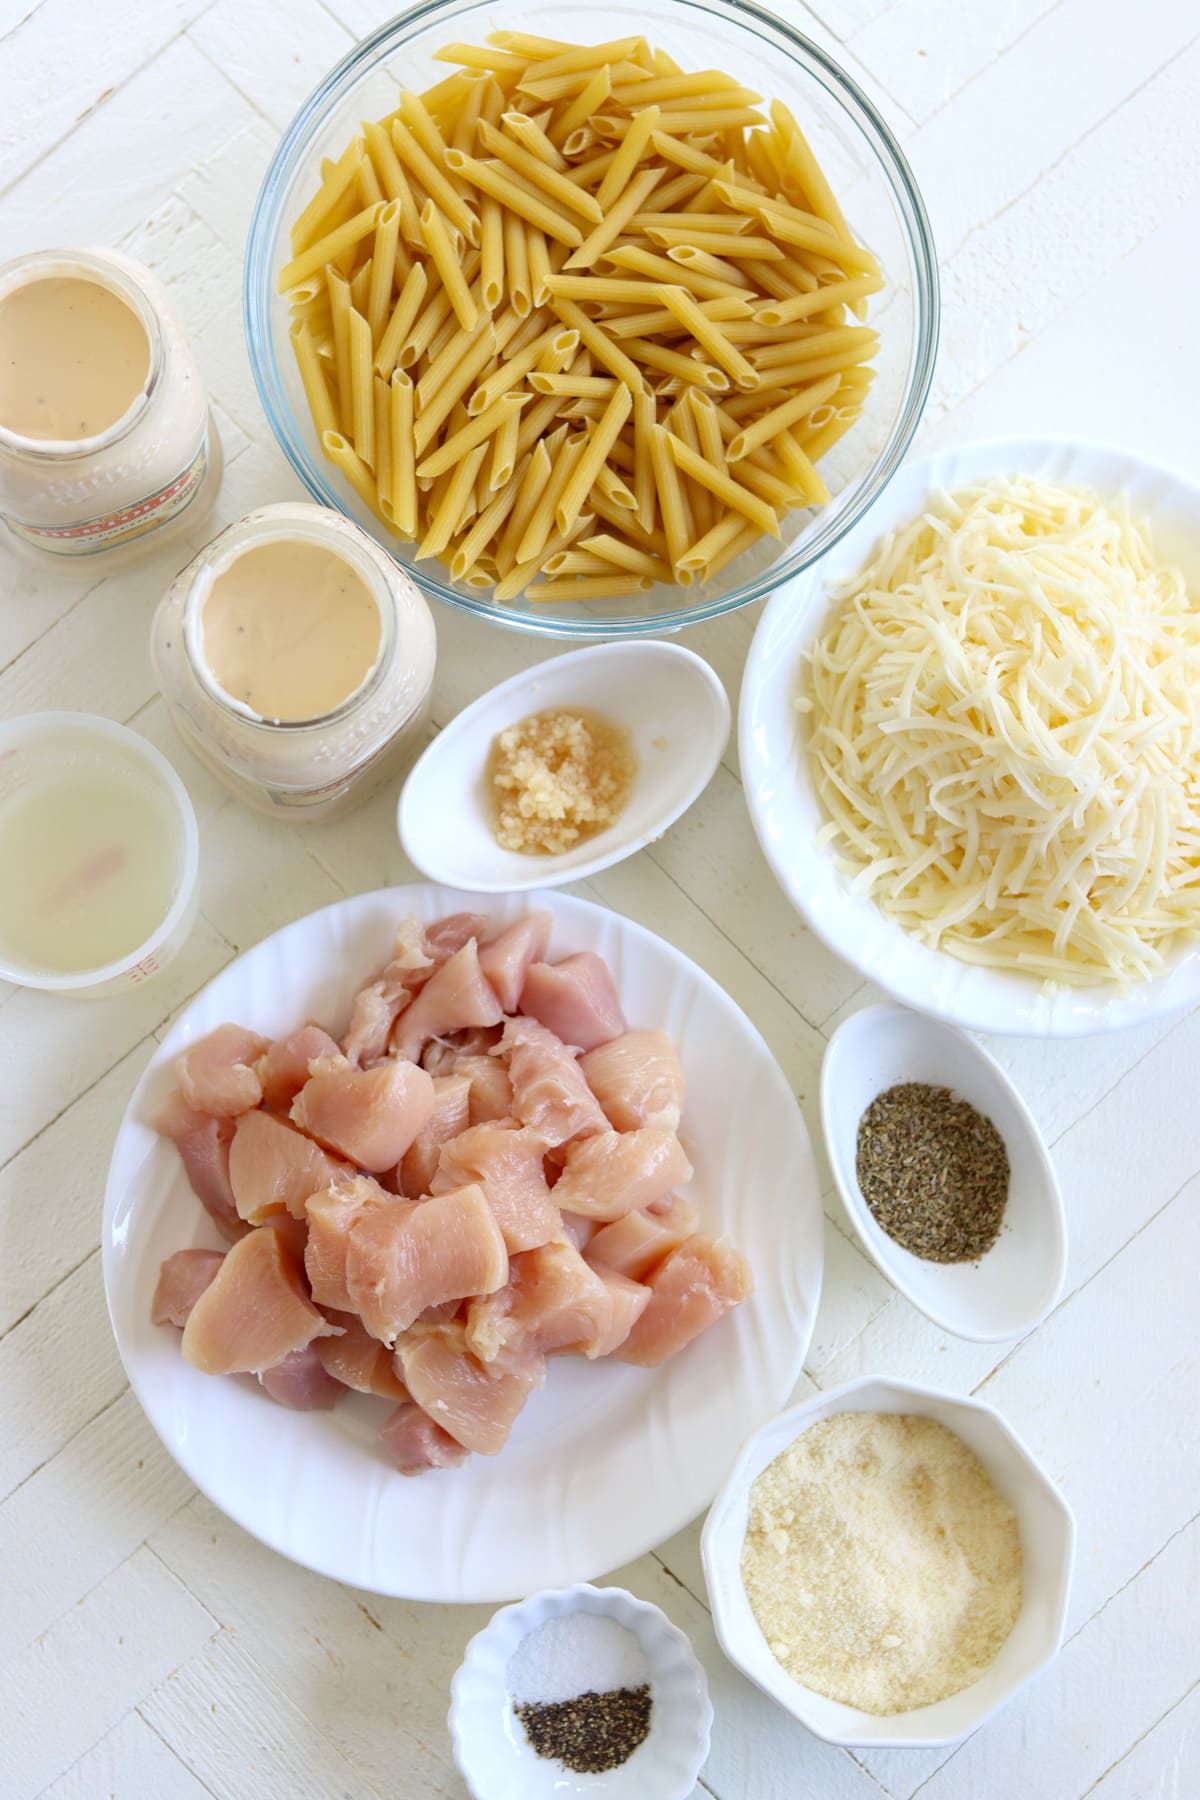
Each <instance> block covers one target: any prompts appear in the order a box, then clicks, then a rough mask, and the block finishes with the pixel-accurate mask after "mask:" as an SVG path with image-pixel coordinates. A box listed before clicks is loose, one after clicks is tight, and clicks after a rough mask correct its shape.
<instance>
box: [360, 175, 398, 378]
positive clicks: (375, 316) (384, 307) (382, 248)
mask: <svg viewBox="0 0 1200 1800" xmlns="http://www.w3.org/2000/svg"><path fill="white" fill-rule="evenodd" d="M399 237H400V203H399V201H398V200H389V201H388V203H387V205H386V206H384V207H383V208H382V209H381V210H380V214H379V218H378V220H377V221H376V225H375V244H374V248H373V249H372V251H371V282H370V286H369V287H368V289H367V323H368V325H370V327H371V342H372V343H373V344H377V343H378V342H379V337H380V333H381V332H382V330H383V321H384V319H385V318H386V317H387V315H388V313H389V311H390V309H391V302H392V289H393V287H394V285H395V278H396V245H397V242H398V240H399Z"/></svg>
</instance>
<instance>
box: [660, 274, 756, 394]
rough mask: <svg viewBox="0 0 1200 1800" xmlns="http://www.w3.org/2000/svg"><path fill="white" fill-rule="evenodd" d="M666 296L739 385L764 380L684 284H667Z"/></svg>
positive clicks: (670, 308) (670, 309)
mask: <svg viewBox="0 0 1200 1800" xmlns="http://www.w3.org/2000/svg"><path fill="white" fill-rule="evenodd" d="M662 300H663V305H664V306H665V307H666V308H667V310H668V312H671V313H673V314H674V316H675V317H676V318H677V319H678V320H679V322H680V324H681V325H683V326H685V327H686V328H687V330H688V331H689V332H690V333H691V335H692V336H693V337H694V338H695V340H696V342H697V343H698V344H699V346H700V348H701V349H702V350H704V351H706V352H707V353H708V355H709V356H710V357H711V358H712V360H713V362H714V363H716V365H717V367H718V368H721V369H724V370H725V373H726V374H727V375H731V376H732V377H733V379H734V380H735V381H736V382H737V384H738V386H739V387H743V388H756V387H758V385H759V383H760V382H761V380H762V377H761V375H760V374H759V372H758V369H757V368H756V367H755V366H754V365H753V364H752V363H750V362H748V361H747V359H746V358H745V357H744V356H743V355H742V353H741V351H740V350H738V349H737V348H736V347H735V346H734V345H733V344H731V343H730V341H729V339H728V338H727V337H726V336H725V334H724V332H723V331H722V330H721V327H720V325H719V324H717V322H716V321H715V320H714V319H712V318H710V317H709V316H708V315H707V314H706V313H703V312H701V310H700V308H699V306H698V305H697V304H696V301H695V299H694V298H693V297H692V295H691V294H689V293H687V292H686V291H685V290H684V289H683V288H678V287H664V288H663V290H662Z"/></svg>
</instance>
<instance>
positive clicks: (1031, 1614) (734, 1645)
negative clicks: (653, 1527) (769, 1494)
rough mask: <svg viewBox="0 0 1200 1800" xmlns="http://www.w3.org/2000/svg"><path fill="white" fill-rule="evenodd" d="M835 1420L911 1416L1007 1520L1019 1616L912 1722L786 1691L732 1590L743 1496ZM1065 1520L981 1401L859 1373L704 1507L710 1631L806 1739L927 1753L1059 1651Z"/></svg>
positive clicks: (1065, 1581)
mask: <svg viewBox="0 0 1200 1800" xmlns="http://www.w3.org/2000/svg"><path fill="white" fill-rule="evenodd" d="M843 1412H888V1413H917V1414H920V1415H922V1416H924V1417H926V1418H930V1419H936V1420H937V1421H938V1422H939V1423H940V1424H942V1425H945V1426H946V1427H947V1428H948V1429H949V1430H950V1431H953V1432H956V1433H957V1435H958V1436H959V1437H960V1438H961V1439H962V1441H963V1443H964V1444H966V1445H967V1447H968V1448H969V1449H971V1450H973V1451H974V1452H975V1454H976V1456H977V1457H978V1458H979V1460H980V1462H981V1463H982V1464H983V1466H984V1468H985V1469H986V1470H987V1472H988V1475H989V1476H990V1477H991V1479H992V1481H993V1482H994V1483H995V1485H996V1487H997V1488H998V1489H999V1491H1000V1493H1001V1494H1003V1496H1004V1498H1005V1499H1006V1500H1007V1501H1008V1503H1009V1505H1010V1506H1011V1507H1012V1508H1013V1511H1014V1512H1015V1513H1016V1515H1017V1527H1018V1530H1019V1532H1020V1538H1021V1554H1022V1559H1023V1568H1022V1582H1023V1590H1024V1591H1023V1593H1022V1596H1021V1610H1020V1613H1019V1614H1018V1615H1017V1622H1016V1624H1015V1625H1014V1626H1013V1629H1012V1631H1011V1633H1010V1634H1009V1636H1008V1638H1007V1639H1006V1641H1005V1643H1004V1644H1003V1645H1002V1646H1001V1649H1000V1653H999V1655H998V1656H997V1657H996V1660H995V1661H994V1662H993V1663H992V1664H991V1666H990V1667H989V1668H987V1669H985V1670H984V1672H983V1674H982V1675H981V1676H980V1677H979V1679H978V1681H974V1682H972V1683H971V1685H970V1687H966V1688H963V1689H962V1690H961V1692H959V1693H957V1694H951V1695H950V1697H949V1699H947V1700H939V1701H938V1702H937V1704H936V1705H934V1706H922V1707H918V1708H916V1709H915V1710H914V1711H912V1712H904V1713H890V1714H877V1713H866V1712H861V1711H859V1709H858V1708H857V1707H853V1706H845V1705H843V1704H842V1703H841V1702H840V1701H837V1700H828V1699H826V1698H825V1696H824V1695H823V1694H817V1693H814V1691H813V1690H812V1688H807V1687H802V1686H801V1684H800V1683H799V1682H798V1681H793V1680H792V1677H791V1676H790V1675H789V1674H788V1673H787V1671H786V1669H784V1668H783V1666H782V1665H781V1664H780V1663H778V1662H776V1660H775V1658H774V1657H773V1656H772V1654H771V1651H770V1649H769V1648H768V1645H767V1640H766V1638H765V1637H764V1636H763V1633H762V1628H761V1627H760V1625H759V1623H758V1620H757V1619H756V1618H755V1616H754V1614H753V1612H752V1611H751V1609H750V1602H749V1600H748V1599H747V1597H746V1590H745V1587H744V1586H743V1584H742V1575H741V1560H742V1544H743V1542H744V1540H745V1536H746V1520H747V1517H748V1514H749V1507H750V1488H751V1485H752V1483H753V1482H754V1480H755V1478H756V1477H757V1476H759V1475H761V1473H762V1471H763V1470H764V1469H765V1468H766V1467H767V1465H768V1464H769V1463H772V1462H774V1460H775V1458H776V1457H777V1456H779V1455H780V1454H781V1453H782V1452H783V1451H784V1450H786V1449H787V1448H788V1446H789V1444H792V1443H794V1442H795V1440H796V1439H797V1438H798V1437H799V1436H800V1434H801V1432H802V1431H806V1430H807V1429H808V1427H809V1426H810V1425H815V1424H817V1423H818V1421H819V1420H821V1419H828V1418H830V1417H831V1416H832V1415H833V1414H834V1413H843ZM1074 1549H1075V1520H1074V1517H1073V1515H1072V1512H1071V1509H1070V1507H1069V1506H1068V1505H1067V1502H1066V1500H1065V1499H1064V1498H1063V1496H1062V1494H1061V1493H1060V1492H1059V1490H1058V1488H1057V1487H1055V1485H1054V1483H1053V1482H1052V1481H1051V1479H1050V1477H1049V1475H1047V1473H1046V1471H1045V1469H1043V1468H1042V1466H1041V1464H1040V1463H1039V1462H1038V1460H1037V1458H1036V1457H1035V1456H1034V1455H1033V1454H1032V1452H1031V1451H1030V1450H1029V1449H1028V1448H1027V1446H1026V1445H1025V1444H1023V1443H1022V1442H1021V1439H1020V1438H1019V1437H1018V1436H1017V1434H1016V1432H1015V1431H1014V1430H1013V1429H1012V1427H1011V1425H1009V1424H1008V1422H1007V1420H1006V1419H1004V1418H1003V1417H1002V1416H1001V1414H1000V1413H998V1412H997V1411H996V1409H995V1408H994V1407H992V1406H988V1405H986V1404H985V1402H983V1401H982V1400H968V1399H963V1398H960V1397H959V1396H957V1395H955V1394H947V1393H943V1392H941V1391H939V1390H938V1389H937V1388H928V1387H919V1386H917V1385H915V1384H914V1383H911V1382H907V1381H893V1380H890V1379H889V1378H888V1377H886V1376H874V1375H868V1376H865V1377H863V1378H862V1379H861V1380H858V1381H849V1382H847V1383H846V1384H845V1385H844V1386H843V1387H839V1388H831V1389H830V1390H829V1392H828V1393H825V1394H818V1395H816V1396H815V1398H813V1399H811V1400H806V1401H805V1402H804V1403H803V1404H802V1405H800V1406H793V1407H791V1408H790V1410H789V1411H787V1412H785V1413H780V1415H779V1417H778V1418H776V1419H772V1420H771V1422H770V1424H769V1425H764V1426H763V1427H762V1429H761V1430H760V1431H757V1432H755V1434H754V1436H753V1437H751V1438H749V1439H748V1440H747V1442H746V1443H745V1444H744V1445H743V1447H742V1451H741V1454H740V1455H739V1456H738V1458H737V1461H736V1462H735V1463H734V1465H733V1468H732V1469H731V1470H730V1472H729V1477H728V1479H727V1480H726V1482H725V1485H724V1487H722V1489H721V1491H720V1493H719V1494H718V1495H717V1497H716V1499H715V1500H714V1501H713V1504H712V1510H711V1511H710V1512H709V1515H708V1518H707V1519H706V1520H705V1524H704V1531H703V1534H702V1536H701V1539H700V1554H701V1557H702V1559H703V1562H704V1579H705V1582H706V1584H707V1587H708V1598H709V1602H710V1604H711V1606H712V1615H713V1627H714V1629H715V1631H716V1634H717V1638H718V1640H719V1642H720V1645H721V1648H722V1650H723V1651H724V1652H725V1654H726V1656H727V1657H728V1658H729V1660H730V1662H731V1663H733V1665H734V1667H735V1668H738V1669H740V1670H741V1671H742V1674H743V1675H746V1676H748V1677H749V1679H750V1680H751V1681H752V1682H754V1684H755V1686H756V1687H760V1688H761V1689H762V1690H763V1692H764V1694H769V1695H770V1696H771V1698H772V1700H776V1701H778V1703H779V1705H780V1706H782V1707H783V1709H784V1711H785V1712H789V1713H791V1715H792V1717H793V1718H794V1719H799V1721H800V1723H801V1724H802V1725H806V1726H807V1727H808V1729H809V1731H811V1732H812V1733H813V1734H814V1735H815V1736H816V1737H819V1738H824V1740H825V1742H826V1743H829V1744H842V1745H845V1746H846V1747H848V1748H850V1749H872V1750H875V1749H882V1748H884V1747H885V1746H894V1747H896V1748H901V1749H926V1750H930V1749H936V1748H937V1747H939V1746H941V1745H946V1744H956V1743H957V1742H958V1741H959V1739H960V1738H964V1737H966V1735H967V1733H968V1732H970V1731H974V1730H975V1728H976V1727H977V1726H979V1725H982V1724H983V1723H984V1722H985V1720H987V1719H990V1718H991V1717H992V1715H993V1714H994V1713H996V1712H998V1711H999V1710H1000V1708H1001V1707H1002V1706H1003V1705H1004V1704H1005V1703H1006V1702H1007V1701H1009V1700H1011V1699H1012V1697H1013V1695H1014V1694H1015V1693H1017V1692H1018V1691H1019V1690H1020V1689H1021V1688H1023V1687H1024V1686H1025V1684H1026V1683H1027V1682H1028V1681H1031V1680H1032V1679H1033V1677H1034V1676H1035V1675H1036V1674H1038V1673H1039V1672H1040V1671H1041V1670H1042V1669H1044V1668H1045V1667H1046V1665H1047V1664H1048V1663H1049V1662H1050V1661H1052V1659H1053V1657H1054V1656H1055V1654H1056V1652H1057V1650H1058V1646H1059V1644H1060V1643H1061V1641H1062V1632H1063V1623H1064V1621H1065V1619H1066V1613H1067V1600H1068V1598H1069V1595H1070V1591H1071V1563H1072V1559H1073V1556H1074Z"/></svg>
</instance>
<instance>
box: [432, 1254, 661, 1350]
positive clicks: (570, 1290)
mask: <svg viewBox="0 0 1200 1800" xmlns="http://www.w3.org/2000/svg"><path fill="white" fill-rule="evenodd" d="M647 1299H649V1295H648V1294H647ZM612 1311H613V1303H612V1300H611V1299H610V1297H609V1291H608V1288H607V1286H606V1284H605V1282H604V1281H603V1280H602V1278H601V1277H600V1276H599V1275H598V1274H597V1273H596V1272H595V1270H594V1269H589V1268H588V1265H587V1264H586V1263H585V1262H584V1260H583V1258H582V1256H580V1254H579V1252H578V1250H576V1248H575V1246H574V1244H565V1243H561V1242H559V1243H556V1244H543V1245H542V1246H541V1248H540V1249H537V1250H527V1251H525V1253H524V1254H523V1255H521V1256H514V1257H513V1259H512V1262H511V1264H510V1265H509V1278H508V1281H507V1283H506V1284H505V1286H504V1287H502V1288H500V1289H499V1290H498V1291H497V1292H496V1293H494V1294H488V1295H486V1296H484V1297H481V1298H479V1299H477V1300H472V1302H471V1304H470V1306H469V1307H468V1308H467V1330H466V1343H467V1348H468V1349H469V1350H471V1351H473V1352H474V1354H475V1355H476V1356H477V1357H478V1358H479V1359H480V1361H481V1362H486V1363H490V1362H494V1361H495V1360H496V1358H497V1357H498V1356H503V1355H507V1354H511V1353H512V1352H521V1353H524V1352H528V1351H535V1350H536V1351H540V1352H541V1353H542V1354H543V1355H544V1356H547V1355H549V1354H550V1352H551V1351H553V1350H565V1349H568V1348H572V1347H574V1346H575V1345H578V1344H584V1343H592V1342H594V1341H596V1340H597V1339H598V1338H600V1337H601V1336H603V1335H606V1334H607V1333H608V1332H609V1331H610V1330H611V1327H612Z"/></svg>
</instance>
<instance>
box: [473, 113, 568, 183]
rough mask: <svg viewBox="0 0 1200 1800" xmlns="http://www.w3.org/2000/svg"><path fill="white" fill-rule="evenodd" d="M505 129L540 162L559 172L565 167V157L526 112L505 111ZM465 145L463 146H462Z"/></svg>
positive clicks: (503, 119) (503, 117) (503, 121)
mask: <svg viewBox="0 0 1200 1800" xmlns="http://www.w3.org/2000/svg"><path fill="white" fill-rule="evenodd" d="M502 123H503V126H504V129H505V131H507V132H508V134H509V136H510V137H511V138H513V139H514V140H515V141H516V142H517V143H518V144H520V146H521V148H522V149H523V150H527V151H529V153H530V155H531V156H536V157H537V158H538V159H539V160H540V161H541V162H544V163H546V164H548V165H549V167H550V168H552V169H558V170H559V171H560V172H561V171H562V170H563V169H565V168H566V166H567V159H566V155H565V154H564V152H563V151H562V150H560V149H559V148H558V146H557V145H556V144H552V143H551V142H550V139H549V138H548V137H547V136H546V134H545V132H544V131H543V130H542V128H541V126H540V125H537V124H535V123H534V121H533V120H532V119H531V118H530V116H529V114H528V113H523V112H506V113H504V114H503V116H502ZM464 147H465V146H464Z"/></svg>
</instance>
